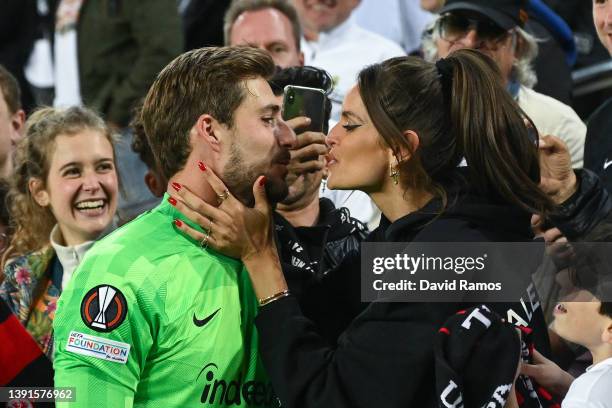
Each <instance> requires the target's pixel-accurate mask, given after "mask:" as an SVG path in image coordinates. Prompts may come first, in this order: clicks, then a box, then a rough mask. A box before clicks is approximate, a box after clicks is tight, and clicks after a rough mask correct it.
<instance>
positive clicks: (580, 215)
mask: <svg viewBox="0 0 612 408" xmlns="http://www.w3.org/2000/svg"><path fill="white" fill-rule="evenodd" d="M576 176H577V178H578V182H579V184H580V185H579V188H578V191H576V193H574V195H573V196H572V197H570V198H569V199H568V200H567V201H565V202H564V203H563V204H561V207H560V210H559V211H558V213H556V214H554V215H552V216H551V217H550V219H551V221H552V223H553V224H554V225H555V226H556V227H557V228H559V230H560V231H561V232H562V233H563V235H565V236H566V237H567V238H568V239H569V240H570V241H610V240H612V197H610V193H608V191H607V190H606V189H605V188H604V187H603V185H602V183H601V182H600V180H599V178H598V177H597V175H596V174H595V173H593V172H591V171H590V170H586V169H582V170H576Z"/></svg>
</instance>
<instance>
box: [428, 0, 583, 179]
mask: <svg viewBox="0 0 612 408" xmlns="http://www.w3.org/2000/svg"><path fill="white" fill-rule="evenodd" d="M522 5H523V2H522V1H520V0H490V1H484V0H471V1H455V0H450V1H448V2H447V3H446V6H444V8H443V9H442V10H441V12H442V15H441V17H440V18H439V19H438V20H437V22H436V26H435V28H434V30H433V40H434V42H435V47H436V52H435V53H433V54H435V55H437V56H439V57H446V56H447V55H448V54H449V53H450V52H452V51H454V50H457V49H461V48H473V49H477V50H479V51H481V52H483V53H485V54H487V55H488V56H490V57H492V58H493V59H494V60H495V61H496V62H497V64H498V66H499V68H500V70H501V73H502V76H503V77H504V78H506V80H507V83H506V85H507V88H508V91H509V92H510V93H511V94H512V96H513V97H514V98H515V99H516V100H517V102H518V104H519V105H520V107H521V108H522V109H523V110H524V111H525V113H526V114H527V115H528V116H529V117H530V118H531V119H532V120H533V122H534V123H535V125H536V127H537V130H538V132H539V133H540V134H542V135H548V134H552V135H557V136H559V137H561V138H562V139H563V140H564V141H565V142H566V143H567V145H568V147H569V149H570V153H571V156H572V165H573V166H574V167H575V168H580V167H582V165H583V155H584V139H585V135H586V126H585V124H584V123H583V122H582V121H581V120H580V118H579V117H578V115H577V114H576V112H574V111H573V110H572V108H570V107H569V106H567V105H565V104H563V103H562V102H559V101H558V100H556V99H553V98H551V97H549V96H546V95H543V94H540V93H538V92H536V91H534V90H533V89H531V87H533V85H534V84H535V82H536V74H535V72H534V70H533V68H532V66H531V64H532V62H533V59H534V57H535V55H536V54H537V52H538V45H537V43H536V40H535V38H534V37H533V36H532V35H530V34H529V33H527V32H526V31H525V30H524V29H523V27H524V23H525V21H526V18H527V14H526V10H525V9H523V8H522ZM429 46H430V47H431V46H432V44H430V45H429ZM426 54H427V53H426ZM431 54H432V52H431V51H430V52H429V55H431Z"/></svg>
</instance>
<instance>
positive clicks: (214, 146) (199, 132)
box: [194, 113, 224, 153]
mask: <svg viewBox="0 0 612 408" xmlns="http://www.w3.org/2000/svg"><path fill="white" fill-rule="evenodd" d="M194 128H195V131H196V136H197V137H198V138H201V139H200V140H202V141H204V142H205V143H206V144H207V145H208V146H210V148H211V150H212V151H214V152H217V153H218V152H219V151H220V150H221V146H220V138H219V136H220V133H222V132H223V130H224V125H222V124H221V123H219V121H218V120H216V119H215V118H214V117H212V116H211V115H209V114H207V113H206V114H203V115H200V117H199V118H198V120H197V121H196V124H195V126H194Z"/></svg>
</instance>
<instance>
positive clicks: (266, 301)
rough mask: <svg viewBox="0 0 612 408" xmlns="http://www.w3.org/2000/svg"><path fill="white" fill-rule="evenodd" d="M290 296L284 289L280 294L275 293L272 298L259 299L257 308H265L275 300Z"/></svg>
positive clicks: (287, 290)
mask: <svg viewBox="0 0 612 408" xmlns="http://www.w3.org/2000/svg"><path fill="white" fill-rule="evenodd" d="M290 294H291V293H290V292H289V289H285V290H283V291H282V292H278V293H275V294H274V295H272V296H268V297H266V298H263V299H259V306H265V305H267V304H270V303H272V302H274V301H275V300H278V299H281V298H284V297H287V296H289V295H290Z"/></svg>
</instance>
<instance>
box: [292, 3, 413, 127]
mask: <svg viewBox="0 0 612 408" xmlns="http://www.w3.org/2000/svg"><path fill="white" fill-rule="evenodd" d="M293 4H294V6H295V8H296V10H297V12H298V16H299V18H300V22H301V23H302V29H303V34H304V39H303V41H302V50H303V51H304V57H305V58H304V62H305V63H306V64H307V65H312V66H315V67H318V68H321V69H324V70H326V71H327V72H329V73H330V74H331V75H332V78H333V79H334V85H335V86H334V92H333V93H332V94H331V95H330V99H331V100H332V104H333V105H332V119H333V120H334V121H336V122H337V121H338V120H340V111H341V110H342V100H343V99H344V95H345V94H346V92H347V91H348V90H349V89H350V87H351V86H353V84H354V83H355V80H356V78H357V73H358V72H359V70H361V69H362V68H363V67H365V66H367V65H370V64H373V63H376V62H381V61H384V60H386V59H388V58H391V57H397V56H400V55H405V52H404V51H403V50H402V48H401V47H400V46H399V45H398V44H396V43H394V42H392V41H390V40H388V39H386V38H384V37H382V36H380V35H378V34H376V33H373V32H371V31H368V30H365V29H363V28H361V27H360V26H359V25H358V24H357V23H356V22H355V19H354V18H351V13H352V12H353V10H354V9H355V8H356V7H357V6H358V5H359V0H334V1H327V0H293Z"/></svg>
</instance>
